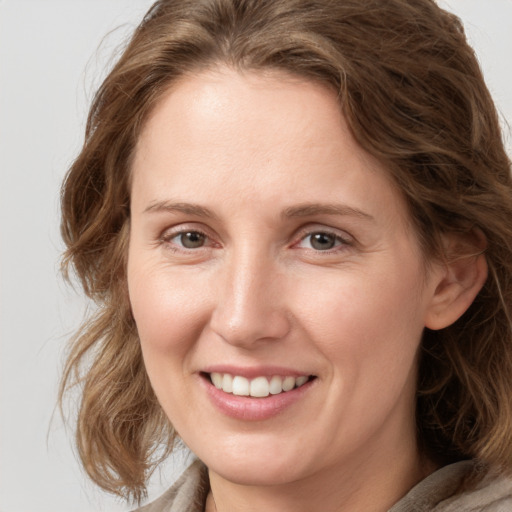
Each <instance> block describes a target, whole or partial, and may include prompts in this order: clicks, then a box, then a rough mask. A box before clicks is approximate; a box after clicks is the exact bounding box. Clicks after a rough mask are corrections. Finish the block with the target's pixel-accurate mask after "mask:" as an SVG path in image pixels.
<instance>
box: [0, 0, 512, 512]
mask: <svg viewBox="0 0 512 512" xmlns="http://www.w3.org/2000/svg"><path fill="white" fill-rule="evenodd" d="M383 1H385V0H383ZM150 4H151V1H150V0H0V341H1V345H0V512H70V511H72V512H89V511H91V512H93V511H113V512H115V511H125V510H129V507H128V506H126V505H125V504H123V503H122V502H120V501H119V500H116V499H113V498H111V497H110V496H107V495H105V494H104V493H101V492H99V491H97V490H96V489H95V488H94V486H93V485H92V484H90V483H89V482H88V481H87V479H86V478H85V477H84V475H83V473H82V471H81V470H80V468H79V465H78V463H77V461H76V457H75V455H74V452H73V449H72V433H71V432H70V431H69V430H67V429H66V428H65V427H64V425H63V423H62V421H61V420H60V417H59V415H58V413H56V411H55V402H56V391H57V383H58V376H59V370H60V368H61V365H62V357H63V350H64V346H65V343H66V340H67V338H68V337H69V334H70V332H71V331H72V330H73V328H75V327H76V326H77V325H78V323H79V321H80V319H81V318H82V315H83V314H84V311H85V307H86V303H85V301H84V300H83V298H82V296H81V295H80V293H79V292H76V291H73V290H72V289H70V288H69V287H68V286H67V285H65V284H64V283H63V282H62V279H61V278H60V277H59V274H58V268H59V254H60V252H61V250H62V243H61V241H60V237H59V227H58V225H59V205H58V202H59V186H60V182H61V180H62V178H63V176H64V173H65V172H66V169H67V168H68V166H69V165H70V163H71V162H72V160H73V158H74V156H76V154H77V152H78V150H79V148H80V144H81V141H82V138H83V130H84V125H85V117H86V113H87V105H88V103H89V102H90V100H91V98H92V95H93V93H94V90H95V89H96V87H97V86H98V85H99V84H100V82H101V79H102V77H104V76H105V71H106V69H108V68H109V66H110V65H111V64H112V62H113V60H112V59H113V55H114V54H115V53H116V51H118V49H119V46H120V45H121V43H122V42H123V41H124V40H126V37H127V35H128V34H129V33H130V32H131V31H132V30H133V28H134V27H135V25H136V23H137V21H138V20H140V19H141V17H142V16H143V14H144V13H145V11H146V10H147V9H148V7H149V6H150ZM443 5H445V6H446V5H448V6H449V8H450V9H451V10H453V11H454V12H455V13H457V14H458V15H459V16H461V17H462V19H463V21H464V23H465V26H466V30H467V32H468V35H469V39H470V41H471V42H472V44H473V45H474V47H475V48H476V50H477V54H478V56H479V59H480V61H481V64H482V66H483V69H484V73H485V76H486V78H487V82H488V85H489V87H490V89H491V92H492V93H493V95H494V97H495V100H496V102H497V104H498V107H499V110H500V111H501V113H502V117H503V120H504V122H505V120H506V119H507V118H508V119H509V120H512V71H511V66H510V65H509V62H510V59H511V57H510V56H511V54H512V0H486V1H483V0H447V2H443ZM107 34H108V35H107ZM507 147H508V149H509V153H510V149H511V148H512V145H511V138H510V135H508V136H507ZM511 222H512V219H511ZM184 463H185V462H184V457H179V458H178V460H176V461H171V462H170V463H169V464H167V465H166V466H165V467H164V468H163V471H162V472H161V473H158V474H156V475H155V478H154V479H153V480H152V484H151V488H150V497H152V498H154V497H156V496H158V495H159V493H161V492H162V491H163V489H164V488H165V487H166V486H167V485H168V484H169V482H170V481H172V479H173V478H175V476H176V475H177V474H178V473H179V471H180V470H181V468H182V467H183V465H184Z"/></svg>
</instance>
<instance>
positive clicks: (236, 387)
mask: <svg viewBox="0 0 512 512" xmlns="http://www.w3.org/2000/svg"><path fill="white" fill-rule="evenodd" d="M222 381H223V382H224V379H222ZM223 391H224V389H223ZM233 395H238V396H249V380H248V379H246V378H245V377H240V376H239V375H237V376H236V377H233Z"/></svg>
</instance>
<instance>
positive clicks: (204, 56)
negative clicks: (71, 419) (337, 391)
mask: <svg viewBox="0 0 512 512" xmlns="http://www.w3.org/2000/svg"><path fill="white" fill-rule="evenodd" d="M219 64H224V65H228V66H230V67H232V68H234V69H237V70H250V71H256V72H257V71H259V70H268V69H273V70H281V71H284V72H287V73H292V74H294V75H296V76H299V77H303V78H305V79H309V80H312V81H314V82H320V83H323V84H326V85H328V86H329V87H331V88H332V89H334V90H335V91H336V92H337V94H338V98H339V102H340V106H341V108H342V112H343V114H344V116H345V118H346V120H347V123H348V125H349V128H350V130H351V132H352V134H353V136H354V137H355V139H356V140H357V142H358V143H359V144H360V146H361V147H362V148H363V149H365V150H366V151H368V152H369V153H370V154H372V155H374V156H375V157H376V158H377V159H378V160H379V161H380V162H381V163H382V164H383V165H384V167H385V168H386V169H387V170H388V172H389V173H390V175H391V176H392V177H393V179H394V180H395V182H396V184H397V185H398V187H399V189H400V190H401V191H402V194H403V196H404V198H405V200H406V202H407V204H408V207H409V210H410V215H411V218H412V222H413V225H414V227H415V230H416V232H417V234H418V238H419V240H420V244H421V247H422V250H423V253H424V254H425V255H426V256H427V259H430V258H446V257H447V255H445V254H444V253H443V248H442V245H441V243H440V236H441V235H442V234H446V233H459V234H462V235H468V236H470V235H471V234H474V233H475V232H476V231H478V232H479V233H483V234H484V235H485V238H486V240H487V246H486V252H485V256H486V259H487V264H488V266H489V270H490V271H489V277H488V279H487V281H486V283H485V285H484V287H483V289H482V291H481V292H480V294H479V295H478V296H477V298H476V300H475V301H474V303H473V304H472V305H471V306H470V308H469V309H468V311H467V312H466V313H465V314H464V315H463V316H462V317H461V318H460V319H459V320H458V321H457V322H455V323H454V324H453V325H451V326H450V327H447V328H445V329H442V330H439V331H435V332H434V331H429V330H428V329H427V330H426V331H425V333H424V338H423V341H422V349H421V357H420V362H419V380H418V391H417V414H416V416H417V426H418V439H419V442H420V444H421V446H422V448H423V450H424V451H425V453H426V454H428V456H429V457H431V458H433V459H435V460H438V461H441V462H442V463H448V462H451V461H455V460H459V459H464V458H477V459H479V460H480V461H482V463H484V464H486V465H489V466H491V465H493V466H496V467H499V468H501V469H502V470H505V471H511V470H512V442H511V441H512V322H511V316H512V313H511V311H512V180H511V173H510V161H509V159H508V157H507V154H506V152H505V150H504V146H503V140H502V138H501V131H500V125H499V118H498V115H497V112H496V109H495V106H494V104H493V101H492V99H491V96H490V94H489V91H488V89H487V88H486V86H485V83H484V80H483V76H482V73H481V70H480V68H479V65H478V62H477V59H476V57H475V54H474V52H473V50H472V49H471V48H470V46H469V45H468V43H467V41H466V38H465V35H464V30H463V27H462V24H461V22H460V20H459V19H458V18H457V17H456V16H454V15H453V14H451V13H448V12H446V11H444V10H442V9H440V8H439V7H438V6H437V5H436V4H435V3H434V1H432V0H387V1H385V2H383V1H382V0H159V1H157V2H156V3H155V4H154V5H153V6H152V7H151V9H150V10H149V12H148V13H147V14H146V16H145V17H144V19H143V20H142V22H141V24H140V25H139V26H138V28H137V29H136V30H135V32H134V34H133V36H132V38H131V40H130V41H129V43H128V44H127V46H126V48H125V50H124V53H123V54H122V55H121V57H120V58H119V60H118V62H117V63H116V64H115V66H114V67H113V69H112V70H111V72H110V73H109V75H108V76H107V78H106V79H105V81H104V82H103V84H102V85H101V87H100V88H99V90H98V92H97V93H96V96H95V98H94V101H93V103H92V106H91V109H90V113H89V117H88V121H87V126H86V134H85V141H84V145H83V148H82V150H81V152H80V154H79V156H78V157H77V159H76V160H75V161H74V163H73V164H72V166H71V168H70V170H69V172H68V174H67V176H66V179H65V181H64V184H63V187H62V196H61V201H62V225H61V229H62V236H63V238H64V241H65V243H66V247H67V249H66V252H65V254H64V258H63V271H64V275H65V276H66V277H68V276H69V271H70V270H73V271H74V273H75V274H76V275H77V276H78V278H79V280H80V282H81V284H82V286H83V289H84V290H85V293H86V294H87V296H88V297H89V298H91V299H92V300H93V301H94V302H95V303H96V306H97V307H96V309H95V311H94V313H93V314H92V315H91V316H90V317H89V318H88V319H87V320H86V322H85V323H84V324H83V326H82V327H81V329H80V330H79V332H78V333H77V334H76V336H75V337H74V338H73V340H72V343H71V345H70V349H69V353H68V359H67V362H66V366H65V369H64V374H63V379H62V383H61V390H60V400H61V404H62V400H63V397H64V395H65V394H66V393H67V391H68V390H69V389H70V388H72V387H73V386H74V385H77V384H78V385H79V386H80V389H81V402H80V404H79V410H78V424H77V434H76V438H77V444H78V451H79V456H80V458H81V460H82V462H83V465H84V467H85V469H86V471H87V473H88V474H89V476H90V477H91V478H92V479H93V480H94V481H95V482H96V483H97V484H98V485H100V486H101V487H102V488H104V489H106V490H107V491H110V492H112V493H115V494H118V495H120V496H124V497H127V498H133V499H135V500H140V499H141V498H142V497H143V496H144V495H145V492H146V491H145V482H146V480H147V478H148V476H149V474H150V473H151V472H152V470H154V468H155V467H156V465H157V464H158V463H159V462H160V461H161V459H162V458H163V457H165V456H167V455H168V454H169V453H170V451H171V450H172V448H173V445H174V442H175V437H176V436H175V433H174V430H173V428H172V425H170V423H169V421H168V420H167V418H166V416H165V414H164V413H163V412H162V409H161V408H160V406H159V404H158V403H157V400H156V398H155V395H154V393H153V391H152V388H151V386H150V384H149V380H148V377H147V375H146V371H145V368H144V364H143V360H142V355H141V349H140V346H139V339H138V336H137V330H136V327H135V322H134V319H133V317H132V314H131V311H130V304H129V298H128V293H127V285H126V257H127V246H128V239H129V222H130V209H129V203H130V166H131V159H132V157H133V154H134V148H135V145H136V142H137V138H138V136H139V134H140V132H141V129H142V128H143V126H144V122H145V120H146V119H147V118H148V115H149V113H150V112H151V111H152V110H153V109H154V108H155V106H156V105H157V104H158V101H159V99H160V98H161V97H162V95H163V94H164V93H166V92H167V91H168V90H169V88H170V87H171V86H172V84H173V83H175V82H176V80H178V79H179V78H183V77H184V76H187V74H189V73H194V72H197V71H201V70H203V69H207V68H211V67H213V66H216V65H219ZM458 256H461V255H458Z"/></svg>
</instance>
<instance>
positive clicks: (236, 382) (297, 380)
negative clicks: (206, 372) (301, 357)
mask: <svg viewBox="0 0 512 512" xmlns="http://www.w3.org/2000/svg"><path fill="white" fill-rule="evenodd" d="M310 378H311V377H310V376H307V375H301V376H299V377H293V376H287V377H281V376H279V375H274V376H272V377H270V378H268V377H264V376H260V377H255V378H253V379H248V378H246V377H242V376H241V375H231V374H229V373H217V372H213V373H210V380H211V382H212V384H213V385H214V386H215V387H216V388H217V389H219V390H221V391H223V392H224V393H230V394H233V395H237V396H250V397H254V398H264V397H267V396H269V395H279V394H280V393H285V392H287V391H291V390H292V389H295V388H300V387H301V386H303V385H304V384H305V383H306V382H308V381H309V380H310Z"/></svg>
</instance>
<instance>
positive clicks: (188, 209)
mask: <svg viewBox="0 0 512 512" xmlns="http://www.w3.org/2000/svg"><path fill="white" fill-rule="evenodd" d="M150 212H169V213H184V214H185V215H194V216H195V217H208V218H211V219H216V218H217V216H216V215H215V214H214V213H213V212H212V211H211V210H210V209H209V208H205V207H204V206H199V205H198V204H192V203H173V202H171V201H155V202H153V203H151V204H150V205H149V206H148V207H147V208H146V209H145V210H144V213H150Z"/></svg>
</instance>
